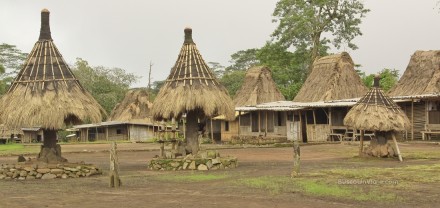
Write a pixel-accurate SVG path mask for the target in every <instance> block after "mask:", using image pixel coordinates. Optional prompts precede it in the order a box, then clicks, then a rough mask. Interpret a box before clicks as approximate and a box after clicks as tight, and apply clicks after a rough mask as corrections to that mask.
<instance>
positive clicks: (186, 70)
mask: <svg viewBox="0 0 440 208" xmlns="http://www.w3.org/2000/svg"><path fill="white" fill-rule="evenodd" d="M184 32H185V41H184V43H183V46H182V48H181V50H180V53H179V55H178V57H177V61H176V63H175V65H174V67H173V68H172V69H171V73H170V75H169V76H168V78H167V79H166V83H165V84H164V86H163V87H162V88H161V89H160V91H159V94H158V95H157V97H156V99H155V101H154V103H153V108H152V114H153V117H154V118H155V119H156V120H161V119H172V118H178V117H180V116H181V115H182V114H184V113H186V121H187V123H186V137H187V138H186V139H187V145H188V146H189V147H190V148H191V150H192V152H193V153H197V151H198V141H197V134H198V133H197V130H198V124H197V120H198V118H199V119H200V118H203V117H205V116H206V117H213V116H217V115H226V116H227V117H228V118H229V119H233V118H234V106H233V103H232V100H231V98H230V97H229V95H228V93H227V91H226V89H225V88H224V87H223V86H222V85H221V84H220V83H219V82H218V81H217V79H216V78H215V76H214V74H213V72H212V71H211V70H210V69H209V67H208V66H207V65H206V63H205V61H204V60H203V58H202V56H201V55H200V52H199V50H198V49H197V47H196V44H195V43H194V41H193V39H192V29H191V28H185V31H184Z"/></svg>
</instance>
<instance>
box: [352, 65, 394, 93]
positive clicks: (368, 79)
mask: <svg viewBox="0 0 440 208" xmlns="http://www.w3.org/2000/svg"><path fill="white" fill-rule="evenodd" d="M378 74H379V75H380V81H379V85H380V87H381V88H382V90H383V91H385V92H388V91H389V90H390V89H391V88H392V87H393V86H394V85H396V84H397V82H398V81H399V71H398V70H396V69H382V70H381V71H380V72H379V73H378ZM359 75H360V76H361V78H362V81H363V82H364V84H365V85H366V86H367V87H368V88H371V87H372V86H373V81H374V76H375V74H370V75H368V76H367V75H366V74H365V72H360V73H359Z"/></svg>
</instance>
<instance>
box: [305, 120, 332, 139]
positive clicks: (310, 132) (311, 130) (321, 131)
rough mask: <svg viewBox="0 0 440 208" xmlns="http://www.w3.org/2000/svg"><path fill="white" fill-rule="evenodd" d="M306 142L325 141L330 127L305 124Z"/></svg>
mask: <svg viewBox="0 0 440 208" xmlns="http://www.w3.org/2000/svg"><path fill="white" fill-rule="evenodd" d="M306 128H307V142H324V141H327V136H328V133H330V126H329V125H328V124H316V125H314V124H307V127H306Z"/></svg>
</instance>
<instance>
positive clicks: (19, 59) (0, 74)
mask: <svg viewBox="0 0 440 208" xmlns="http://www.w3.org/2000/svg"><path fill="white" fill-rule="evenodd" d="M26 56H27V54H26V53H23V52H21V50H20V49H17V47H16V46H14V45H9V44H6V43H2V44H0V96H1V95H3V94H4V93H6V91H7V89H8V87H9V83H10V82H11V81H12V79H13V76H14V75H15V74H16V73H18V71H19V70H20V68H21V65H22V64H23V63H24V62H25V60H26Z"/></svg>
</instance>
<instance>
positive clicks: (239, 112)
mask: <svg viewBox="0 0 440 208" xmlns="http://www.w3.org/2000/svg"><path fill="white" fill-rule="evenodd" d="M240 127H241V111H238V136H239V137H240V133H241V131H240Z"/></svg>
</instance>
